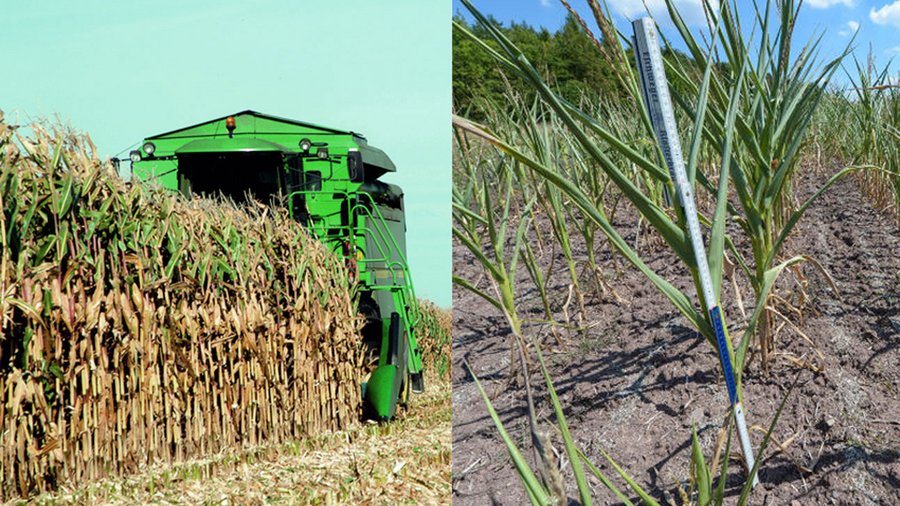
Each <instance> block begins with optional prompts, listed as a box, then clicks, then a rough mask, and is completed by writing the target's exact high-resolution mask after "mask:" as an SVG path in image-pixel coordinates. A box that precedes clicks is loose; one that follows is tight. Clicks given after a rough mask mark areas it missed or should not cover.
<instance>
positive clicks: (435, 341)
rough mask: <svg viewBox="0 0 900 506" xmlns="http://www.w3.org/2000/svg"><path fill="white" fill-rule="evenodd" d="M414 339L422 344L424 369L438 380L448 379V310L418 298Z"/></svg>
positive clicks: (449, 333)
mask: <svg viewBox="0 0 900 506" xmlns="http://www.w3.org/2000/svg"><path fill="white" fill-rule="evenodd" d="M416 330H417V332H418V334H417V335H416V339H417V340H418V342H419V343H421V344H420V345H421V346H422V360H424V362H425V371H427V373H428V374H433V375H434V376H435V377H437V378H439V379H440V380H448V379H450V344H451V343H450V339H451V332H452V329H451V319H450V311H448V310H446V309H441V308H440V307H438V306H436V305H435V304H434V303H433V302H430V301H427V300H422V299H419V323H418V325H417V326H416Z"/></svg>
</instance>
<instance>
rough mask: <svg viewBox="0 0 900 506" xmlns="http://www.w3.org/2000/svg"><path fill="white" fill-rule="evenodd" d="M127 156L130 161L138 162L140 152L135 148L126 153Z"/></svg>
mask: <svg viewBox="0 0 900 506" xmlns="http://www.w3.org/2000/svg"><path fill="white" fill-rule="evenodd" d="M128 157H129V158H131V161H132V162H139V161H141V152H140V151H138V150H136V149H135V150H134V151H132V152H130V153H128Z"/></svg>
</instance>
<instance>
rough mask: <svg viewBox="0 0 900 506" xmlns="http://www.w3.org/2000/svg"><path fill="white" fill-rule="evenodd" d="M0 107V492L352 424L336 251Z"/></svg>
mask: <svg viewBox="0 0 900 506" xmlns="http://www.w3.org/2000/svg"><path fill="white" fill-rule="evenodd" d="M31 128H32V131H33V135H31V136H26V135H24V134H22V133H21V130H20V129H19V128H18V127H17V126H16V125H12V124H9V123H7V122H5V121H4V120H3V117H2V113H0V207H2V209H3V216H2V218H0V237H2V246H0V294H2V295H0V297H2V298H0V314H2V333H0V395H2V403H0V448H2V450H0V476H2V481H0V499H4V498H6V499H8V498H12V497H16V496H20V495H21V496H28V495H32V494H35V493H38V492H41V491H46V490H52V489H53V488H55V487H57V486H59V485H60V484H62V483H80V482H84V481H87V480H93V479H96V478H100V477H103V476H107V475H115V474H120V473H125V472H130V471H133V470H135V469H137V468H140V467H142V466H145V465H148V464H151V463H160V462H163V463H166V462H174V461H180V460H183V459H187V458H191V457H196V456H199V455H205V454H210V453H213V452H217V451H220V450H224V449H230V448H235V447H237V448H239V447H241V446H243V445H254V444H258V443H261V442H264V441H265V442H269V443H278V442H281V441H286V440H291V439H296V438H299V437H302V436H304V435H308V434H311V433H316V432H319V431H323V430H336V429H341V428H344V427H346V426H347V425H349V424H351V423H353V422H355V421H356V420H358V419H359V411H360V403H361V400H360V390H359V384H360V381H361V379H362V378H361V374H362V371H363V368H362V355H361V346H360V337H359V328H360V325H361V321H360V318H359V317H358V316H357V314H356V311H355V304H354V292H353V289H352V288H351V286H350V285H349V283H348V281H347V273H346V272H345V268H344V267H343V264H342V262H340V261H338V260H337V259H336V258H335V257H334V256H333V255H332V254H331V253H330V252H328V251H326V250H325V249H324V248H322V247H320V246H319V244H318V243H317V242H316V241H314V240H313V239H311V238H310V237H309V236H308V235H307V234H306V233H305V232H304V230H303V229H302V228H301V227H300V226H299V225H297V224H295V223H294V222H292V221H291V220H289V219H288V218H287V216H286V214H285V213H284V212H282V211H278V210H273V209H271V208H269V207H266V206H262V205H258V206H256V207H251V208H242V209H238V208H236V207H234V206H233V205H231V204H228V203H224V202H215V201H209V200H194V201H190V202H188V201H186V200H184V199H183V198H181V197H179V196H176V195H173V194H169V193H163V192H162V191H157V190H154V189H148V188H145V187H143V186H140V185H129V184H127V183H125V182H123V181H122V180H120V179H119V178H118V177H117V176H116V174H115V173H114V172H113V169H112V167H111V166H110V165H108V164H105V163H102V162H101V161H100V160H99V159H98V157H97V156H96V154H95V149H94V146H93V145H92V144H91V142H90V139H89V138H88V137H86V136H79V135H73V134H71V133H68V132H64V131H59V130H56V131H47V130H46V129H45V128H43V127H42V126H40V125H35V126H33V127H31Z"/></svg>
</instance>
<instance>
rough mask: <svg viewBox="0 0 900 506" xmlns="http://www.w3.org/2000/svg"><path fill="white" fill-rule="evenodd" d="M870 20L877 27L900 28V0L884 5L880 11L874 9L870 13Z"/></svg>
mask: <svg viewBox="0 0 900 506" xmlns="http://www.w3.org/2000/svg"><path fill="white" fill-rule="evenodd" d="M869 19H871V20H872V22H873V23H875V24H877V25H891V26H896V27H898V28H900V0H896V1H895V2H894V3H891V4H885V5H882V6H881V8H880V9H875V8H874V7H873V8H872V9H871V10H870V11H869Z"/></svg>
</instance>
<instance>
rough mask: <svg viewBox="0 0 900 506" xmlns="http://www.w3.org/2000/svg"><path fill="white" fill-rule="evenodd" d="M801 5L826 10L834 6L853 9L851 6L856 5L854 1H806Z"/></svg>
mask: <svg viewBox="0 0 900 506" xmlns="http://www.w3.org/2000/svg"><path fill="white" fill-rule="evenodd" d="M803 3H804V4H805V5H809V6H810V7H812V8H814V9H827V8H829V7H834V6H835V5H844V6H846V7H853V5H854V4H856V0H806V2H803Z"/></svg>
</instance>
